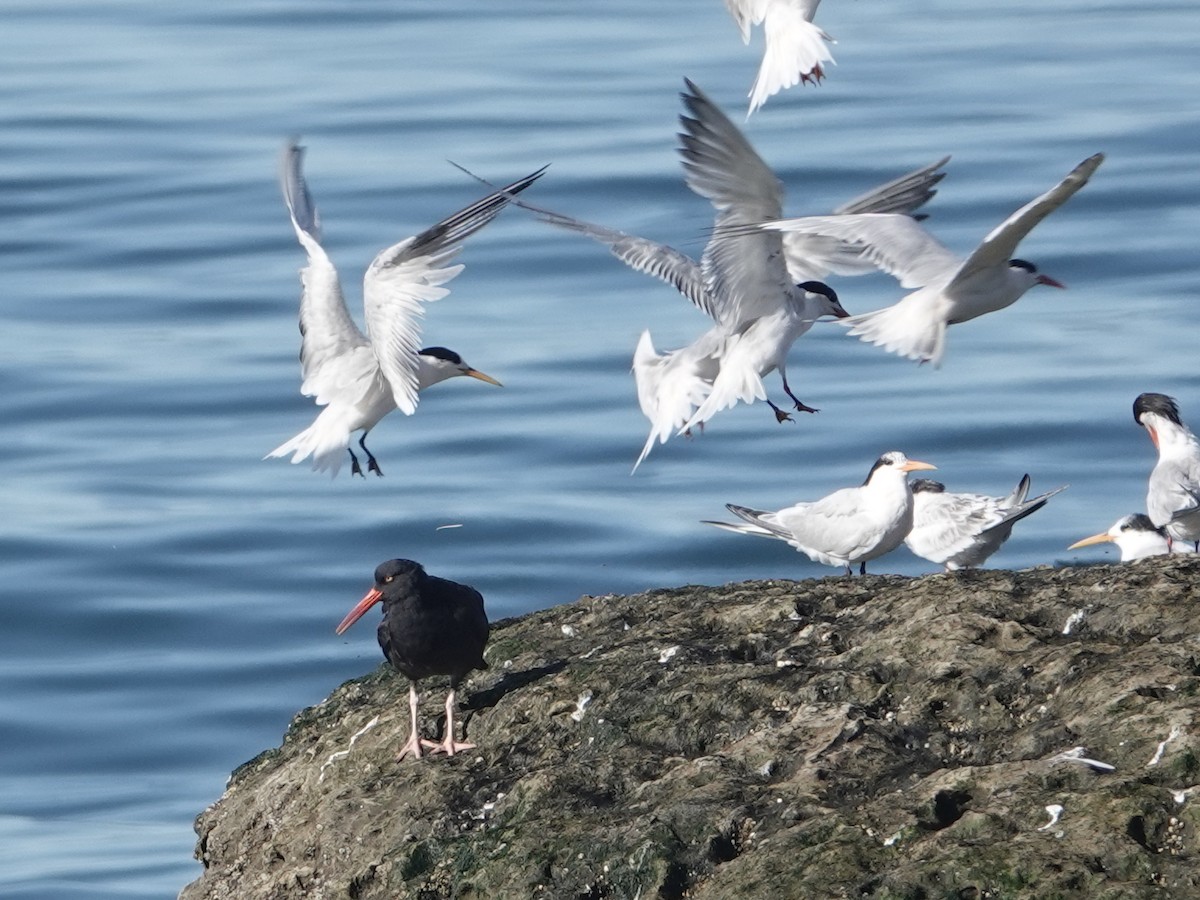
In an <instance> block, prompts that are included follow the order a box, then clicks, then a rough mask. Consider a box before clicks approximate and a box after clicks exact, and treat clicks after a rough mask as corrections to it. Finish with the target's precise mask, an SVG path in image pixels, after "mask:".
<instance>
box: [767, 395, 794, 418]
mask: <svg viewBox="0 0 1200 900" xmlns="http://www.w3.org/2000/svg"><path fill="white" fill-rule="evenodd" d="M767 405H768V406H769V407H771V409H773V410H775V421H776V422H779V423H780V424H782V423H784V422H794V421H795V419H793V418H792V417H791V416H789V415H788V414H787V413H785V412H784V411H783V410H782V409H780V408H779V407H778V406H776V405H775V404H774V403H772V402H771V401H770V400H768V401H767Z"/></svg>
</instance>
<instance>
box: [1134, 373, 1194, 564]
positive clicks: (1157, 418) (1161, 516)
mask: <svg viewBox="0 0 1200 900" xmlns="http://www.w3.org/2000/svg"><path fill="white" fill-rule="evenodd" d="M1133 420H1134V421H1135V422H1137V423H1138V424H1139V425H1141V426H1142V427H1143V428H1145V429H1146V431H1147V433H1148V434H1149V435H1150V440H1151V441H1153V442H1154V446H1155V447H1156V448H1157V449H1158V463H1157V464H1156V465H1155V466H1154V470H1153V471H1152V472H1151V473H1150V486H1149V490H1148V492H1147V494H1146V512H1147V513H1148V514H1149V515H1150V521H1151V522H1153V523H1154V524H1155V525H1157V526H1158V527H1160V528H1163V529H1165V530H1166V533H1167V541H1168V543H1171V544H1174V542H1175V541H1187V542H1188V543H1190V544H1192V548H1193V549H1198V550H1200V441H1197V440H1196V436H1195V435H1194V434H1192V432H1191V430H1190V429H1189V428H1188V427H1187V426H1186V425H1184V424H1183V420H1182V419H1181V418H1180V417H1179V406H1178V405H1177V404H1176V403H1175V400H1174V399H1173V398H1171V397H1168V396H1167V395H1166V394H1153V393H1146V394H1140V395H1139V396H1138V398H1137V399H1136V400H1134V401H1133Z"/></svg>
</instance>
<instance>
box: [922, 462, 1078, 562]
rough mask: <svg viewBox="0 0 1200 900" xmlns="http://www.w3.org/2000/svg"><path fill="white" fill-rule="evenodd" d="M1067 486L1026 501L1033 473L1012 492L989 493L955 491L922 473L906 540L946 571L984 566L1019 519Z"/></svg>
mask: <svg viewBox="0 0 1200 900" xmlns="http://www.w3.org/2000/svg"><path fill="white" fill-rule="evenodd" d="M1064 490H1066V486H1065V485H1064V486H1063V487H1060V488H1055V489H1054V490H1052V491H1047V492H1046V493H1044V494H1039V495H1038V496H1036V497H1034V498H1033V499H1032V500H1027V499H1025V498H1026V497H1028V496H1029V476H1028V475H1024V476H1022V477H1021V481H1020V482H1019V483H1018V484H1017V486H1016V488H1015V489H1014V490H1013V492H1012V493H1011V494H1009V495H1008V496H1007V497H989V496H988V495H987V494H961V493H953V492H950V491H947V490H946V487H945V485H943V484H941V483H940V482H937V481H931V480H929V479H927V478H918V479H917V480H915V481H914V482H913V483H912V492H913V525H912V530H911V531H910V532H909V533H908V536H907V537H906V538H905V539H904V543H905V544H906V545H907V547H908V549H909V550H911V551H912V552H913V553H915V554H916V555H917V556H919V557H921V558H922V559H927V560H929V561H930V562H933V563H940V564H944V565H945V567H946V571H947V572H953V571H954V570H955V569H968V568H974V567H975V566H982V565H983V563H984V562H985V561H986V560H987V558H988V557H989V556H991V555H992V554H993V553H995V552H996V551H997V550H999V549H1000V545H1001V544H1003V543H1004V542H1005V541H1007V540H1008V538H1009V535H1011V534H1012V530H1013V526H1014V525H1015V524H1016V523H1017V522H1019V521H1020V520H1021V519H1023V518H1025V517H1026V516H1028V515H1031V514H1033V513H1035V512H1037V511H1038V510H1039V509H1041V508H1042V507H1043V506H1045V505H1046V501H1048V500H1049V499H1050V498H1051V497H1053V496H1054V495H1055V494H1057V493H1059V492H1060V491H1064Z"/></svg>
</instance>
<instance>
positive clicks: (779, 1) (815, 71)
mask: <svg viewBox="0 0 1200 900" xmlns="http://www.w3.org/2000/svg"><path fill="white" fill-rule="evenodd" d="M820 2H821V0H725V5H726V6H727V7H728V8H729V14H730V15H731V16H733V19H734V21H735V22H737V25H738V28H739V29H740V30H741V32H742V43H743V44H749V43H750V29H751V28H752V27H753V26H755V25H761V26H762V27H763V44H764V47H763V60H762V66H761V67H760V68H759V70H758V77H757V78H756V79H755V80H754V87H752V88H751V89H750V95H749V96H750V111H749V112H747V113H746V117H747V118H749V117H750V116H751V115H752V114H753V113H754V111H755V110H756V109H758V108H759V107H760V106H762V105H763V104H764V103H766V102H767V98H768V97H772V96H774V95H775V94H777V93H779V92H780V91H781V90H783V89H784V88H789V87H791V86H792V85H794V84H796V83H798V82H801V81H803V82H806V83H809V82H811V83H812V84H820V82H821V79H822V78H824V77H825V69H824V66H825V65H827V64H829V63H831V62H833V55H832V54H831V53H830V52H829V48H828V47H827V46H826V44H833V43H836V41H834V39H833V38H831V37H830V36H829V35H827V34H826V33H825V32H824V31H822V30H821V29H820V28H818V27H817V26H816V25H814V24H813V16H815V15H816V14H817V6H818V5H819V4H820Z"/></svg>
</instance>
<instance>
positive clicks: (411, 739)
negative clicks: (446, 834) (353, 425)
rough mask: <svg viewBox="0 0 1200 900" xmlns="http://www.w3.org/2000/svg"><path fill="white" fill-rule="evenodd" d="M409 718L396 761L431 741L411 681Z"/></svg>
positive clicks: (416, 752) (415, 755)
mask: <svg viewBox="0 0 1200 900" xmlns="http://www.w3.org/2000/svg"><path fill="white" fill-rule="evenodd" d="M359 474H360V475H361V474H362V473H361V472H360V473H359ZM408 719H409V723H410V725H411V731H410V733H409V735H408V740H407V741H406V742H405V743H404V746H403V747H401V748H400V752H399V753H398V754H396V762H399V761H400V760H402V759H404V757H406V756H408V755H409V754H410V753H411V754H412V755H413V758H414V759H420V758H421V745H422V744H429V743H430V742H429V741H422V740H421V738H420V735H419V734H418V733H417V686H416V685H415V684H412V683H411V682H410V683H409V685H408ZM435 746H436V745H435Z"/></svg>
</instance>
